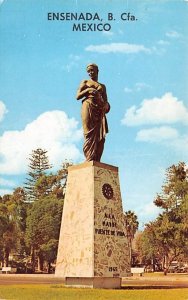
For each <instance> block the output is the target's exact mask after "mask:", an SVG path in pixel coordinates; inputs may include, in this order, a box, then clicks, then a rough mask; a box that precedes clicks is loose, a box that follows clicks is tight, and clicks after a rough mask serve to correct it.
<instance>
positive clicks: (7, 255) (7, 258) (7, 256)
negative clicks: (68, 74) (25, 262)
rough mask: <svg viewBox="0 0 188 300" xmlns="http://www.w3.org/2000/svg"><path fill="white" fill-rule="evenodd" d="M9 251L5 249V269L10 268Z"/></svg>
mask: <svg viewBox="0 0 188 300" xmlns="http://www.w3.org/2000/svg"><path fill="white" fill-rule="evenodd" d="M9 253H10V251H9V249H8V248H5V267H8V262H9Z"/></svg>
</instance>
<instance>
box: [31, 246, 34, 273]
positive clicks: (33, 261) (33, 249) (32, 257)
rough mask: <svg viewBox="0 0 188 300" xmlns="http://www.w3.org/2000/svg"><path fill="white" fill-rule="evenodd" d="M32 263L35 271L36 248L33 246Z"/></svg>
mask: <svg viewBox="0 0 188 300" xmlns="http://www.w3.org/2000/svg"><path fill="white" fill-rule="evenodd" d="M31 264H32V271H33V273H35V248H34V247H32V249H31Z"/></svg>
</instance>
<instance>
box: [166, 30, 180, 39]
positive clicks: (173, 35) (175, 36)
mask: <svg viewBox="0 0 188 300" xmlns="http://www.w3.org/2000/svg"><path fill="white" fill-rule="evenodd" d="M166 36H167V37H168V38H173V39H178V38H179V37H181V34H180V33H178V32H177V31H175V30H170V31H168V32H167V33H166Z"/></svg>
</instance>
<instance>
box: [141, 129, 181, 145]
mask: <svg viewBox="0 0 188 300" xmlns="http://www.w3.org/2000/svg"><path fill="white" fill-rule="evenodd" d="M178 135H179V134H178V131H177V130H176V129H174V128H172V127H169V126H162V127H154V128H149V129H143V130H140V131H139V132H138V133H137V137H136V140H137V141H144V142H162V141H166V140H172V139H177V138H178Z"/></svg>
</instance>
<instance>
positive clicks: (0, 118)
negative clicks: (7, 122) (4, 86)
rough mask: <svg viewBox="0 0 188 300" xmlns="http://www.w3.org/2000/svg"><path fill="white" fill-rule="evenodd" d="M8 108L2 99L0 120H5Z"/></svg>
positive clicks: (0, 102)
mask: <svg viewBox="0 0 188 300" xmlns="http://www.w3.org/2000/svg"><path fill="white" fill-rule="evenodd" d="M7 112H8V111H7V109H6V106H5V104H4V103H3V101H1V100H0V121H2V120H3V118H4V115H5V114H6V113H7Z"/></svg>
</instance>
